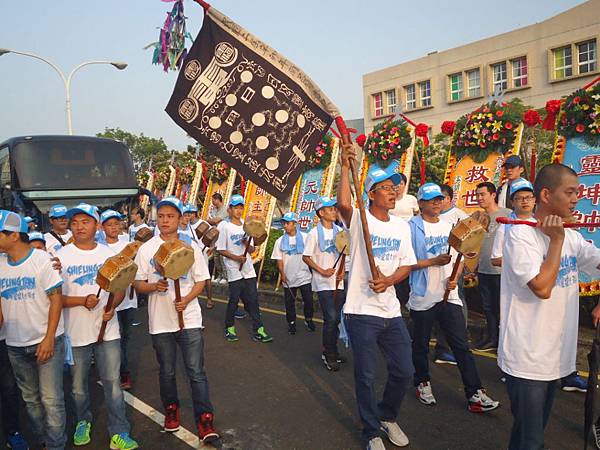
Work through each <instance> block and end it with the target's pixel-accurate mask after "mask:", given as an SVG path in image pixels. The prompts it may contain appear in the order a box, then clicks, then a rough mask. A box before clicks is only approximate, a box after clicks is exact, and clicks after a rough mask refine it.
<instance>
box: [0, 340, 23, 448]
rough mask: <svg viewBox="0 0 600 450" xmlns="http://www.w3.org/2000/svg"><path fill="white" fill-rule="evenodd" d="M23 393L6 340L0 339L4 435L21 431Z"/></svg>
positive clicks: (1, 400) (1, 403)
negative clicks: (20, 417) (18, 385)
mask: <svg viewBox="0 0 600 450" xmlns="http://www.w3.org/2000/svg"><path fill="white" fill-rule="evenodd" d="M20 402H21V394H20V393H19V388H18V387H17V382H16V381H15V375H14V374H13V370H12V366H11V365H10V361H9V359H8V350H7V348H6V341H5V340H4V339H3V340H1V341H0V406H1V407H2V415H1V416H0V417H2V431H3V432H4V437H8V435H10V434H13V433H17V432H21V427H20V426H19V403H20Z"/></svg>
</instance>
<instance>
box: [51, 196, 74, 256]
mask: <svg viewBox="0 0 600 450" xmlns="http://www.w3.org/2000/svg"><path fill="white" fill-rule="evenodd" d="M48 217H49V218H50V226H51V227H52V229H51V230H50V231H49V232H48V233H46V234H45V235H44V238H45V239H46V248H47V249H48V253H51V254H54V253H56V252H57V251H59V250H60V249H61V248H63V247H64V246H65V245H67V242H68V241H69V239H71V236H72V235H73V234H72V233H71V230H69V221H68V219H67V207H66V206H65V205H54V206H52V208H50V212H49V213H48Z"/></svg>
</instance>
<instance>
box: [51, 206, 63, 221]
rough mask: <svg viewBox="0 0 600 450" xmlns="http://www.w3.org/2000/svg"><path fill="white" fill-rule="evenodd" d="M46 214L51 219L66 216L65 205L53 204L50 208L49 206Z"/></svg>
mask: <svg viewBox="0 0 600 450" xmlns="http://www.w3.org/2000/svg"><path fill="white" fill-rule="evenodd" d="M48 216H49V217H50V218H51V219H58V218H59V217H66V216H67V207H66V206H65V205H54V206H53V207H52V208H50V212H49V213H48Z"/></svg>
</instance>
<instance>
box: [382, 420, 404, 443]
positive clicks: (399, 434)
mask: <svg viewBox="0 0 600 450" xmlns="http://www.w3.org/2000/svg"><path fill="white" fill-rule="evenodd" d="M381 430H382V431H383V432H384V433H385V434H386V436H387V438H388V439H389V440H390V442H391V443H392V444H394V445H395V446H397V447H406V446H407V445H408V437H407V436H406V434H404V431H402V430H401V429H400V427H399V426H398V424H397V423H396V422H384V421H381Z"/></svg>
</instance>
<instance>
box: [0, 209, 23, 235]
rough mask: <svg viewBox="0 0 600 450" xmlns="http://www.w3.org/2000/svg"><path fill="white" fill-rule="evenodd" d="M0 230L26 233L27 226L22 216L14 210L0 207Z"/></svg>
mask: <svg viewBox="0 0 600 450" xmlns="http://www.w3.org/2000/svg"><path fill="white" fill-rule="evenodd" d="M0 231H10V232H13V233H27V231H29V226H28V225H27V222H25V218H24V217H22V216H20V215H18V214H17V213H15V212H12V211H6V210H4V209H0Z"/></svg>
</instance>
